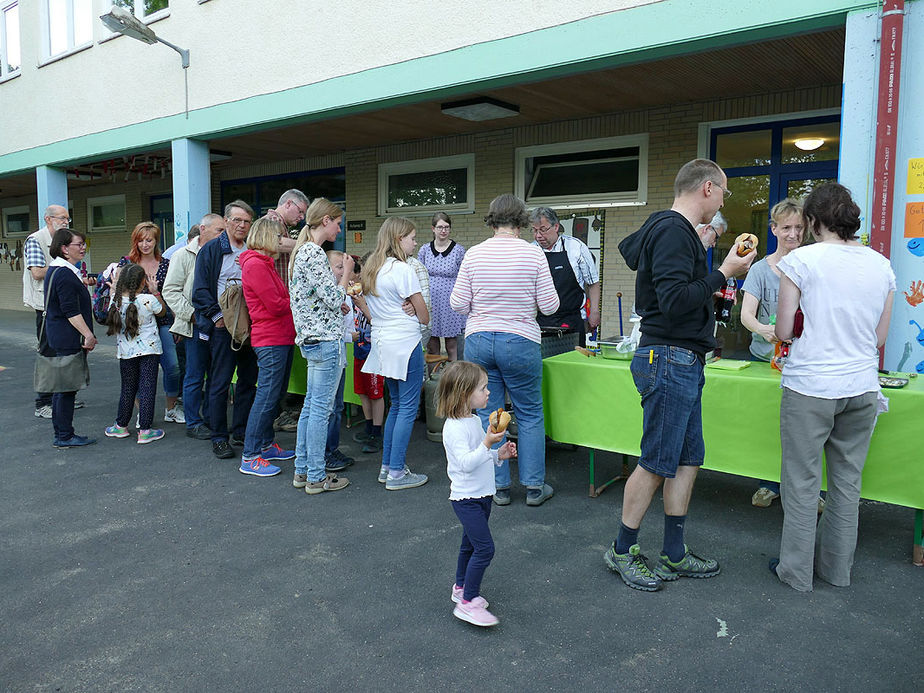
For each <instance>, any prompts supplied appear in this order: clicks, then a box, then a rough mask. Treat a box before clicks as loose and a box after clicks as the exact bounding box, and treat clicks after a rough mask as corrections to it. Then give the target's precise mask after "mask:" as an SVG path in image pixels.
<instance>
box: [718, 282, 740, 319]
mask: <svg viewBox="0 0 924 693" xmlns="http://www.w3.org/2000/svg"><path fill="white" fill-rule="evenodd" d="M737 291H738V280H737V279H735V278H734V277H730V278H729V279H728V281H727V282H726V283H725V288H724V289H722V298H721V299H720V300H719V305H718V307H717V308H716V311H715V321H716V322H718V323H721V324H723V325H725V324H727V323H728V321H729V320H731V315H732V308H733V307H734V305H735V292H737Z"/></svg>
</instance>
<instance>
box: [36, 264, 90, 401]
mask: <svg viewBox="0 0 924 693" xmlns="http://www.w3.org/2000/svg"><path fill="white" fill-rule="evenodd" d="M55 274H57V272H55V273H54V274H52V275H51V279H50V280H49V281H48V291H47V292H46V293H45V310H43V311H42V328H41V330H40V332H39V347H38V349H37V350H38V353H37V354H36V356H35V374H34V376H33V388H32V389H33V390H34V391H35V392H76V391H77V390H83V389H84V388H85V387H86V386H87V385H89V384H90V364H89V363H88V362H87V352H86V351H85V350H84V349H81V350H80V351H79V352H78V353H76V354H68V355H67V356H44V355H43V354H42V352H41V344H42V341H43V338H44V336H45V316H46V314H47V313H48V295H49V294H50V293H51V286H52V284H54V281H55Z"/></svg>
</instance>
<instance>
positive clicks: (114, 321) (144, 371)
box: [106, 264, 167, 445]
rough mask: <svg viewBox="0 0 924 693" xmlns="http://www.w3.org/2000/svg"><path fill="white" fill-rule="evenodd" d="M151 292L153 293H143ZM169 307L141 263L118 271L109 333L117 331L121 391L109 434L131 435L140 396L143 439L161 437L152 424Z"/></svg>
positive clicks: (139, 410)
mask: <svg viewBox="0 0 924 693" xmlns="http://www.w3.org/2000/svg"><path fill="white" fill-rule="evenodd" d="M142 292H148V293H142ZM166 311H167V304H166V303H164V299H163V298H162V297H161V295H160V292H159V291H158V290H157V280H156V279H154V278H152V277H150V276H148V275H147V273H146V272H145V269H144V267H142V266H141V265H135V264H129V265H126V266H125V267H123V268H122V269H121V271H120V272H119V280H118V283H117V284H116V287H115V291H114V292H113V299H112V305H111V306H110V308H109V318H108V321H107V322H108V325H109V329H108V331H107V332H106V334H108V335H110V336H111V335H118V349H117V355H118V357H119V376H120V378H121V381H122V390H121V393H120V394H119V411H118V414H117V415H116V422H115V424H114V425H112V426H110V427H109V428H107V429H106V435H107V436H108V437H109V438H128V436H129V435H130V434H129V432H128V422H129V421H130V420H131V417H132V409H134V407H135V397H137V398H138V417H139V418H138V421H139V423H138V428H139V430H138V444H139V445H144V444H146V443H152V442H154V441H155V440H160V439H161V438H163V437H164V431H163V429H160V428H153V429H152V428H151V421H152V419H153V418H154V398H155V396H156V395H157V367H158V365H159V364H160V356H161V354H162V353H163V347H162V346H161V342H160V335H159V333H158V329H157V318H159V317H162V316H163V315H164V314H165V313H166Z"/></svg>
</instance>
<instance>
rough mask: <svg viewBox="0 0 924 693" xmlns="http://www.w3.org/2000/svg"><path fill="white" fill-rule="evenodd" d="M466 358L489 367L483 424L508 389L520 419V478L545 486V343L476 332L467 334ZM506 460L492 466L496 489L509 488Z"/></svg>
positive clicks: (501, 403) (500, 404) (528, 483)
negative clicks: (486, 404)
mask: <svg viewBox="0 0 924 693" xmlns="http://www.w3.org/2000/svg"><path fill="white" fill-rule="evenodd" d="M465 357H466V359H467V360H468V361H471V362H472V363H477V364H478V365H479V366H481V367H482V368H484V369H485V370H486V371H487V372H488V390H490V391H491V394H490V396H489V397H488V406H487V407H485V408H484V409H479V410H478V416H479V417H480V418H481V423H482V425H483V426H484V427H485V429H487V427H488V417H489V416H490V414H491V412H492V411H495V410H497V409H500V408H502V407H503V406H504V390H506V391H507V393H508V394H509V395H510V401H511V402H512V403H513V412H514V414H516V419H517V435H518V438H517V469H518V470H519V473H520V483H521V484H523V485H524V486H527V487H541V486H542V485H543V484H544V483H545V415H544V414H543V411H542V347H541V346H540V345H539V344H538V343H537V342H534V341H532V340H529V339H526V338H525V337H521V336H519V335H516V334H511V333H509V332H476V333H474V334H472V335H469V336H468V337H466V338H465ZM499 446H500V443H498V445H497V446H495V447H499ZM502 462H503V463H502V464H501V466H500V467H495V469H494V481H495V483H496V484H497V488H500V489H505V488H510V463H509V461H508V460H503V461H502Z"/></svg>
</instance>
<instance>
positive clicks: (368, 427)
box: [366, 419, 372, 436]
mask: <svg viewBox="0 0 924 693" xmlns="http://www.w3.org/2000/svg"><path fill="white" fill-rule="evenodd" d="M366 435H367V436H371V435H372V419H366Z"/></svg>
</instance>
